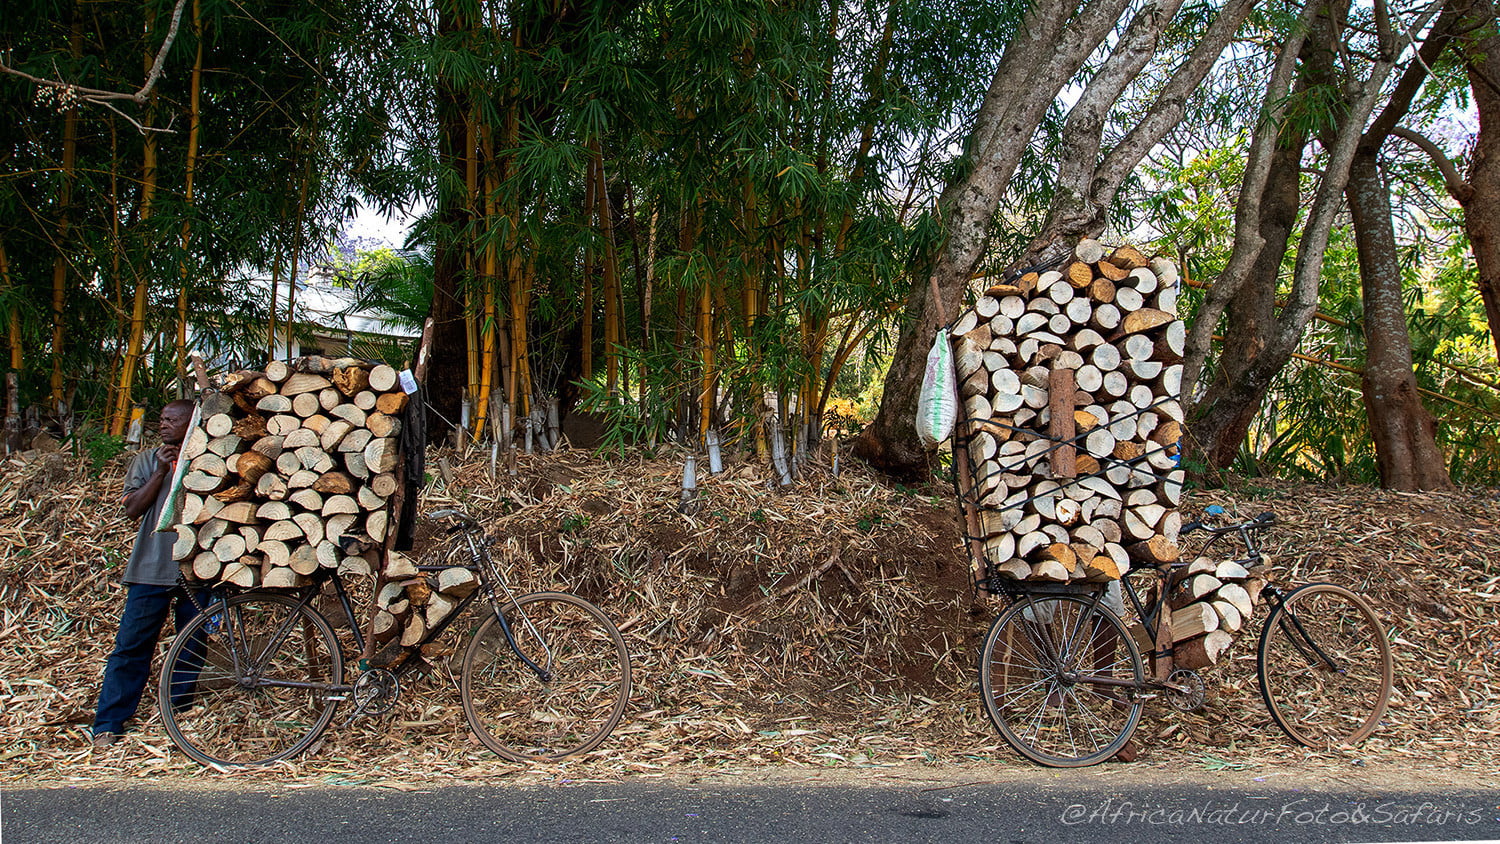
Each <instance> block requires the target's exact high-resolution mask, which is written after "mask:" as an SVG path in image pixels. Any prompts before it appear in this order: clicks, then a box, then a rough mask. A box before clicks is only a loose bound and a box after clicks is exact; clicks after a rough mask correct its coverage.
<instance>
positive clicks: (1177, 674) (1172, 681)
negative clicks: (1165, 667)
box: [1166, 668, 1208, 712]
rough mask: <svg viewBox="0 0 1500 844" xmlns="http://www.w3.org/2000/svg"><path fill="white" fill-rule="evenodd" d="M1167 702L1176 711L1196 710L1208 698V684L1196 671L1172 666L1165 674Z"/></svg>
mask: <svg viewBox="0 0 1500 844" xmlns="http://www.w3.org/2000/svg"><path fill="white" fill-rule="evenodd" d="M1166 685H1167V702H1168V703H1170V704H1171V705H1172V708H1173V709H1175V710H1177V711H1178V712H1196V711H1197V710H1198V709H1200V708H1201V707H1202V706H1203V702H1204V701H1205V700H1206V699H1207V698H1208V686H1207V684H1206V683H1204V682H1203V677H1202V676H1200V675H1199V674H1198V672H1196V671H1193V670H1191V669H1187V668H1174V669H1173V670H1172V673H1171V674H1168V675H1167V684H1166Z"/></svg>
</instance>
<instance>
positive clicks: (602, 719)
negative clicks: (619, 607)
mask: <svg viewBox="0 0 1500 844" xmlns="http://www.w3.org/2000/svg"><path fill="white" fill-rule="evenodd" d="M503 609H504V611H505V619H506V622H507V623H508V624H509V625H510V630H511V635H512V636H513V637H514V638H515V643H516V649H519V651H520V653H521V654H524V655H525V657H526V658H527V659H529V660H531V661H532V662H533V663H535V664H536V665H538V666H540V667H541V668H543V669H544V670H545V671H546V672H547V673H548V675H549V676H548V677H547V678H545V679H543V678H541V677H538V675H537V673H536V671H534V670H533V669H532V668H531V667H530V666H527V665H526V664H525V663H524V662H523V661H522V660H521V659H520V658H518V657H517V655H516V649H513V648H512V647H511V645H510V642H509V641H507V640H506V637H505V633H504V631H503V630H502V628H501V626H500V622H499V620H498V619H497V618H496V617H495V615H494V614H493V613H491V614H490V616H489V617H488V618H486V619H485V620H484V623H483V624H481V625H480V626H479V629H478V630H477V631H475V633H474V638H473V639H472V640H470V642H469V647H468V650H467V651H466V652H465V653H464V662H463V679H462V681H461V683H460V691H461V692H462V697H463V702H464V715H465V716H466V717H467V718H468V720H469V726H470V727H471V728H472V729H473V730H474V734H475V735H477V736H478V737H479V740H480V741H482V742H484V745H485V746H486V747H488V748H489V749H490V750H493V751H494V752H496V753H498V754H499V755H501V756H503V757H505V758H506V759H510V760H512V761H516V762H521V761H528V760H535V759H561V758H562V757H564V756H571V755H573V754H576V753H583V752H586V751H588V750H591V749H593V748H594V747H595V746H597V745H598V744H599V743H600V742H602V741H603V740H604V739H605V737H606V736H608V735H609V734H610V731H612V730H613V729H614V728H615V725H616V724H618V723H620V717H621V716H622V715H624V713H625V705H626V703H628V702H629V700H630V655H629V653H628V652H627V651H626V650H625V639H624V637H622V636H621V635H620V631H619V630H618V629H617V628H616V627H615V625H614V624H613V623H612V622H611V621H610V620H609V618H608V617H606V616H605V615H604V612H603V611H602V610H600V609H599V608H598V607H596V606H594V605H593V604H591V603H589V602H588V601H585V600H584V599H582V598H580V597H578V596H577V595H569V594H567V593H563V592H534V593H532V594H530V595H522V596H521V597H520V598H518V599H516V601H515V603H513V604H510V605H507V606H505V607H504V608H503Z"/></svg>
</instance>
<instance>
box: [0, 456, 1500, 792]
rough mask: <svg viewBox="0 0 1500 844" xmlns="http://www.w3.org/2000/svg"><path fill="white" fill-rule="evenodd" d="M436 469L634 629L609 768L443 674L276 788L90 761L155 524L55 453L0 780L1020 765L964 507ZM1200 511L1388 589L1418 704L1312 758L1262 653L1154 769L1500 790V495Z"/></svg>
mask: <svg viewBox="0 0 1500 844" xmlns="http://www.w3.org/2000/svg"><path fill="white" fill-rule="evenodd" d="M434 456H435V458H441V464H442V465H440V462H439V461H438V460H434V462H433V463H432V464H430V466H431V473H432V475H433V480H432V483H431V484H429V486H428V489H427V492H426V500H425V501H424V506H425V507H427V508H436V507H438V506H446V505H451V504H458V505H460V506H462V507H464V508H466V509H468V510H469V511H470V512H471V513H473V514H475V515H477V516H480V517H481V518H482V519H483V520H484V521H485V523H486V525H487V526H488V528H489V530H490V532H491V533H492V535H493V536H495V537H496V539H497V540H498V543H499V546H500V548H501V549H502V557H503V560H504V564H505V569H506V571H507V573H508V574H509V575H510V576H511V577H513V578H514V580H515V582H517V583H519V584H520V585H521V586H522V587H524V588H528V589H530V588H544V587H556V588H565V589H568V590H570V591H575V592H578V593H580V594H582V595H584V596H585V597H588V598H590V599H591V600H594V601H595V602H597V603H599V604H600V605H601V606H603V607H604V608H605V610H606V611H607V612H609V613H610V614H611V615H612V617H614V618H615V619H617V621H618V622H619V623H620V626H621V628H622V629H623V630H624V631H625V633H626V637H627V641H628V642H629V644H630V647H631V650H632V654H633V659H634V663H635V679H636V690H635V694H634V698H633V701H632V708H631V710H630V712H629V714H628V716H627V720H626V722H625V723H623V724H622V726H621V727H620V729H619V730H618V731H617V732H616V734H615V735H614V736H613V737H612V738H611V739H610V740H609V741H608V742H606V743H605V745H604V746H603V748H601V749H600V750H599V751H596V752H595V753H593V754H592V755H590V756H588V757H586V758H583V759H578V760H574V761H570V762H567V763H565V764H563V765H560V766H556V765H553V766H535V767H524V766H517V765H512V764H509V763H506V762H503V761H501V760H499V759H498V758H496V757H494V756H493V755H491V754H490V753H488V752H487V751H485V750H484V749H483V748H482V747H481V746H480V745H479V744H478V742H477V741H475V740H474V739H473V738H471V737H470V735H469V733H468V730H467V727H466V725H465V724H464V721H463V715H462V711H461V708H460V706H459V702H458V695H457V687H456V682H455V681H454V677H453V675H452V669H451V668H450V666H448V665H447V664H439V665H438V669H437V671H435V672H434V674H433V675H431V676H429V677H428V678H427V679H425V680H423V681H420V682H418V683H416V684H415V685H414V686H413V687H412V688H410V689H409V691H408V692H407V694H406V695H404V697H403V699H402V701H401V703H400V704H399V705H398V706H397V707H396V708H395V710H393V712H392V713H390V714H389V715H386V716H383V717H381V718H377V719H366V720H363V721H361V722H359V723H356V724H354V725H352V726H351V727H349V728H345V729H339V728H338V727H337V726H336V727H335V728H334V729H331V730H330V731H329V733H328V734H327V735H326V737H325V739H324V740H323V742H322V743H321V744H320V745H319V746H316V747H314V748H313V749H312V750H311V751H309V752H308V753H307V754H305V755H304V756H303V757H302V758H300V759H298V760H295V761H292V762H287V763H282V764H280V765H277V766H274V767H272V768H270V769H267V770H260V771H249V772H231V773H220V772H215V771H209V770H204V769H201V768H199V767H198V766H197V765H196V764H194V763H192V762H191V761H189V760H187V759H186V758H185V757H184V756H183V755H182V754H180V753H178V752H177V751H176V750H175V748H173V747H172V746H171V744H170V742H169V741H168V740H167V738H166V736H165V734H164V733H163V731H162V729H161V727H160V724H159V722H158V721H157V719H156V716H155V714H154V701H153V700H152V699H151V697H150V695H149V693H148V699H147V701H146V704H145V705H144V706H143V709H142V716H143V717H142V718H141V719H140V723H138V724H137V725H136V732H134V733H132V735H131V737H130V739H129V740H127V741H126V742H123V743H122V744H120V745H117V746H116V747H115V748H111V749H109V750H105V751H99V752H95V751H92V750H91V749H89V747H88V743H87V741H86V738H85V734H86V725H87V723H88V721H89V720H90V719H91V717H92V707H93V703H94V695H95V693H96V691H97V683H98V678H99V673H100V671H101V669H102V666H103V663H104V657H105V655H106V654H107V653H108V650H109V647H110V644H111V641H112V636H113V633H114V629H115V622H116V619H117V618H118V613H119V609H120V604H121V600H122V599H121V597H120V593H119V592H118V590H117V589H116V588H115V581H116V580H117V578H118V576H119V572H120V569H121V567H122V566H123V563H124V560H125V558H126V555H127V553H128V549H129V542H130V539H131V536H132V533H133V530H132V526H131V525H130V524H128V523H127V522H126V520H125V519H124V518H123V516H122V515H121V514H120V509H119V507H118V504H117V503H116V502H117V501H118V499H119V493H120V479H121V475H122V474H123V464H122V463H117V464H116V465H113V466H111V467H110V468H109V469H108V470H106V471H105V472H102V473H94V472H91V471H89V470H87V469H86V468H84V467H82V466H80V465H78V464H76V463H75V462H73V461H71V460H70V459H68V458H66V457H63V456H60V455H47V456H42V457H35V456H34V457H33V459H31V460H29V461H21V460H19V459H12V460H11V461H9V462H7V463H6V464H4V466H3V468H0V605H3V619H0V762H3V764H0V781H5V782H17V781H41V780H54V781H55V780H59V779H72V778H79V779H98V778H109V779H112V778H135V777H169V778H190V779H194V780H220V779H238V778H250V779H255V780H258V781H264V780H275V781H285V782H293V783H314V782H340V783H352V782H358V783H385V784H412V783H429V782H441V783H449V782H468V781H483V780H490V779H496V778H505V779H523V780H557V779H570V780H574V781H577V780H589V779H611V780H613V779H617V778H619V777H622V776H643V775H647V776H649V775H654V774H661V773H664V772H672V771H680V770H683V769H708V770H713V769H740V768H743V767H744V766H747V765H777V766H799V767H829V766H833V767H846V768H848V767H859V766H883V765H891V764H899V763H912V762H917V763H929V764H934V765H945V764H951V763H958V762H965V761H984V762H994V763H996V764H1002V765H1007V766H1021V765H1023V763H1022V762H1020V761H1019V760H1018V757H1017V756H1016V755H1015V754H1014V753H1013V752H1012V751H1011V750H1010V749H1009V748H1008V747H1006V746H1005V745H1004V744H1003V743H1002V742H1001V741H1000V739H999V737H998V735H997V734H996V733H995V732H994V730H993V729H992V728H991V727H990V725H989V724H988V723H987V722H986V721H985V719H984V716H983V715H982V713H981V711H980V709H979V706H978V699H977V694H976V690H975V683H974V671H973V668H972V665H973V660H974V655H973V651H974V649H975V647H976V644H977V642H978V640H979V637H980V635H981V634H982V633H983V631H984V629H985V627H986V625H987V624H988V622H989V621H990V619H991V618H992V617H993V612H994V608H993V607H992V606H990V605H988V604H986V603H984V602H981V601H977V600H976V599H975V597H974V594H973V592H972V590H971V589H970V588H969V586H968V580H967V577H968V575H967V563H966V561H965V560H964V559H963V558H962V557H961V554H960V551H959V550H958V541H957V540H958V535H957V529H956V522H955V519H954V516H953V514H952V509H951V508H952V502H951V495H950V492H949V490H946V489H941V488H938V489H928V490H921V491H917V492H911V491H905V490H899V489H892V488H890V487H889V486H887V485H885V484H883V483H881V482H879V481H878V480H877V479H875V478H873V477H871V476H869V475H866V474H863V473H862V472H859V471H847V472H845V473H844V474H843V475H842V477H837V478H835V477H833V476H831V474H830V473H829V472H828V471H827V470H826V468H816V469H814V470H813V471H811V472H810V473H809V476H808V477H806V478H804V479H803V480H802V481H800V482H799V483H798V484H797V486H796V487H795V488H793V489H792V490H791V491H789V492H779V491H775V490H772V489H770V488H769V487H768V486H767V474H766V472H765V470H764V469H763V468H761V467H759V466H756V465H753V464H749V463H741V464H738V465H736V466H733V467H731V468H730V470H729V471H728V472H726V473H725V474H723V475H720V476H716V477H712V478H705V479H702V481H701V484H700V495H701V497H700V504H699V506H698V509H697V510H696V512H694V513H692V514H691V515H684V514H682V513H679V512H678V510H677V503H678V497H679V494H678V479H679V472H680V470H681V469H680V467H681V464H680V462H679V461H676V460H673V459H670V457H667V458H663V459H657V460H646V459H642V458H636V459H627V460H614V461H601V460H598V459H596V458H594V457H592V456H590V455H587V454H582V453H562V454H559V455H554V456H550V457H536V458H521V459H520V465H519V470H518V474H517V475H515V476H509V475H507V474H506V473H504V472H503V471H502V473H501V475H500V477H499V478H498V479H491V478H490V477H489V472H488V467H487V465H485V464H484V463H483V462H481V461H477V460H476V461H472V462H464V461H461V460H459V459H457V458H456V457H455V456H454V455H451V454H450V455H434ZM450 465H451V467H452V468H451V469H447V467H448V466H450ZM1191 501H1192V502H1193V503H1194V504H1198V505H1202V504H1207V503H1210V502H1213V503H1220V504H1223V505H1225V506H1226V507H1228V508H1229V509H1230V511H1231V513H1232V514H1235V515H1241V516H1251V515H1254V514H1255V513H1258V512H1260V511H1261V510H1264V509H1274V510H1276V511H1277V512H1278V513H1279V514H1280V515H1281V517H1282V519H1283V520H1284V521H1285V522H1286V526H1285V527H1282V528H1279V529H1277V530H1276V531H1274V532H1273V534H1272V535H1271V537H1270V546H1271V550H1272V551H1274V552H1277V553H1278V558H1279V563H1280V565H1281V566H1282V569H1281V570H1282V573H1283V576H1284V578H1285V580H1287V581H1293V582H1304V581H1310V580H1319V579H1327V580H1332V581H1334V582H1338V583H1342V584H1345V585H1350V586H1355V587H1357V588H1358V589H1359V590H1360V591H1362V592H1363V593H1364V594H1366V595H1367V596H1369V597H1370V598H1371V599H1372V600H1373V601H1374V602H1375V603H1376V604H1377V606H1378V608H1379V610H1380V612H1381V615H1382V617H1383V618H1384V620H1385V622H1386V624H1387V625H1388V626H1389V627H1390V628H1391V630H1392V632H1393V634H1394V638H1395V643H1396V646H1397V647H1396V653H1397V693H1396V695H1395V697H1394V699H1393V701H1392V707H1391V711H1390V715H1389V717H1388V719H1387V720H1388V722H1387V724H1386V725H1385V726H1383V727H1382V729H1381V730H1380V731H1379V732H1378V733H1377V734H1376V735H1375V736H1374V737H1373V738H1372V739H1370V740H1369V741H1367V742H1366V743H1365V744H1364V745H1363V746H1361V747H1360V748H1358V749H1356V750H1347V751H1344V752H1343V753H1339V754H1315V753H1311V752H1309V751H1305V750H1303V749H1301V748H1296V747H1293V746H1292V745H1290V744H1289V742H1288V741H1287V740H1286V739H1285V738H1284V737H1282V736H1281V734H1280V733H1279V732H1277V731H1276V728H1275V727H1274V726H1273V725H1272V724H1271V722H1270V720H1269V717H1268V716H1267V715H1266V713H1265V709H1264V707H1263V706H1262V705H1261V703H1260V700H1259V696H1258V692H1257V690H1256V684H1255V676H1254V655H1253V644H1252V643H1251V642H1250V641H1249V640H1248V639H1247V640H1246V641H1242V642H1240V643H1238V644H1237V645H1236V646H1235V648H1234V650H1233V651H1232V653H1233V654H1234V655H1235V659H1234V660H1233V661H1232V663H1231V664H1229V665H1226V666H1221V667H1220V668H1218V669H1215V670H1214V671H1213V672H1212V673H1211V674H1210V676H1209V686H1210V689H1209V705H1208V706H1207V707H1206V708H1205V709H1204V710H1202V711H1200V712H1198V713H1194V714H1192V715H1186V716H1184V715H1179V714H1176V713H1173V712H1164V711H1158V710H1156V709H1154V708H1153V709H1151V710H1148V717H1147V719H1146V720H1145V721H1144V722H1143V724H1142V727H1141V730H1140V732H1138V733H1137V736H1138V739H1140V740H1142V741H1141V743H1142V744H1143V745H1144V747H1145V751H1146V752H1145V755H1144V756H1143V760H1144V761H1147V762H1151V763H1154V764H1164V765H1174V764H1176V765H1192V766H1201V767H1206V768H1210V769H1212V768H1214V767H1247V768H1260V767H1270V766H1277V765H1284V764H1288V763H1293V762H1296V763H1299V764H1304V765H1307V764H1311V765H1314V766H1316V765H1327V766H1330V767H1337V766H1347V765H1348V764H1349V762H1350V760H1351V759H1353V760H1360V761H1363V760H1370V761H1371V762H1372V763H1379V762H1399V763H1402V764H1414V765H1420V766H1423V767H1424V768H1451V769H1454V770H1457V769H1466V770H1467V771H1468V772H1469V773H1471V774H1478V775H1481V776H1493V775H1500V761H1497V757H1496V754H1495V751H1494V750H1493V749H1492V748H1493V747H1494V745H1495V744H1496V736H1497V735H1500V706H1497V703H1500V683H1497V679H1496V676H1497V675H1496V665H1497V663H1500V636H1497V635H1496V633H1497V631H1500V625H1497V620H1500V564H1497V563H1496V562H1495V555H1494V549H1496V548H1497V547H1500V504H1497V502H1496V501H1495V500H1494V499H1493V498H1492V497H1491V495H1490V494H1489V493H1488V492H1483V493H1479V494H1456V495H1406V494H1397V493H1386V492H1381V491H1378V490H1371V489H1367V488H1348V487H1339V488H1333V487H1317V486H1306V485H1292V484H1282V483H1270V484H1266V485H1264V486H1263V487H1261V488H1258V489H1254V490H1241V491H1239V492H1237V493H1225V492H1213V493H1206V492H1200V493H1198V494H1197V495H1194V496H1192V498H1191ZM419 550H421V549H420V547H419ZM429 552H431V553H437V552H436V551H432V550H431V549H429ZM366 591H368V590H366ZM450 635H452V636H453V637H454V642H453V644H461V639H458V638H457V636H458V634H450Z"/></svg>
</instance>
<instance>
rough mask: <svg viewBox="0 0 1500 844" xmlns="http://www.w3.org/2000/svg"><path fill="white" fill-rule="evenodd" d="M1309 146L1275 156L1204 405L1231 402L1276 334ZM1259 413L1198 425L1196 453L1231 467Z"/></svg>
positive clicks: (1193, 441) (1293, 143)
mask: <svg viewBox="0 0 1500 844" xmlns="http://www.w3.org/2000/svg"><path fill="white" fill-rule="evenodd" d="M1299 87H1301V86H1299ZM1306 143H1307V136H1306V134H1293V135H1290V136H1285V137H1283V138H1282V140H1281V142H1280V143H1279V144H1278V145H1277V146H1276V148H1275V150H1274V152H1272V153H1271V157H1270V160H1271V168H1270V172H1269V173H1268V175H1267V178H1266V181H1265V187H1264V189H1263V190H1262V192H1261V195H1260V200H1259V201H1258V202H1256V203H1255V204H1256V207H1257V209H1258V214H1259V220H1258V223H1259V225H1258V229H1257V233H1258V237H1259V239H1260V242H1261V243H1263V244H1264V245H1263V246H1262V248H1261V249H1260V251H1259V255H1258V257H1257V258H1256V260H1255V263H1254V264H1253V266H1252V267H1251V269H1250V272H1249V274H1248V280H1247V283H1245V284H1244V285H1242V286H1241V287H1240V289H1239V292H1238V293H1237V294H1236V295H1235V297H1234V298H1233V299H1231V300H1230V301H1229V303H1228V305H1227V307H1226V311H1225V312H1226V315H1227V319H1225V320H1224V342H1223V345H1222V350H1221V352H1220V353H1219V355H1218V357H1217V358H1216V366H1215V368H1214V370H1213V371H1212V373H1211V374H1210V375H1209V376H1208V377H1206V379H1205V380H1207V381H1208V389H1207V391H1206V392H1205V393H1204V396H1203V398H1202V400H1201V402H1200V404H1201V405H1202V406H1204V407H1215V406H1217V405H1219V403H1220V402H1221V401H1223V400H1224V399H1225V397H1226V395H1227V393H1228V392H1229V390H1230V386H1231V385H1233V384H1237V383H1239V382H1240V381H1242V380H1243V379H1244V378H1245V376H1246V372H1247V371H1248V370H1249V368H1250V366H1251V364H1253V363H1254V362H1255V361H1256V359H1257V358H1259V357H1260V355H1261V354H1262V353H1263V352H1264V351H1265V349H1266V346H1267V345H1269V344H1270V342H1271V337H1272V336H1273V335H1274V334H1275V333H1276V282H1277V278H1278V277H1279V275H1280V273H1281V261H1282V257H1283V256H1285V255H1286V250H1287V245H1288V244H1289V243H1290V242H1291V236H1292V231H1293V230H1294V229H1295V227H1296V225H1297V213H1298V211H1299V209H1300V202H1301V182H1302V167H1301V158H1302V148H1303V146H1304V145H1305V144H1306ZM1259 410H1260V405H1259V403H1258V402H1255V403H1249V404H1236V406H1235V407H1234V409H1233V410H1231V411H1228V412H1224V413H1222V415H1216V416H1215V418H1213V419H1211V420H1206V421H1205V422H1204V423H1200V424H1197V425H1194V426H1192V427H1191V428H1190V429H1189V433H1190V435H1189V444H1190V447H1191V450H1192V451H1194V452H1196V453H1198V454H1200V455H1201V456H1202V458H1203V461H1204V462H1205V463H1206V464H1207V465H1208V466H1209V467H1214V468H1224V467H1227V466H1229V465H1230V464H1231V463H1233V462H1234V459H1235V457H1236V455H1238V454H1239V450H1240V446H1241V444H1243V443H1244V441H1245V433H1246V432H1247V431H1249V430H1250V425H1251V423H1252V422H1254V421H1255V416H1256V414H1257V413H1258V412H1259ZM1209 432H1212V436H1211V437H1210V436H1209Z"/></svg>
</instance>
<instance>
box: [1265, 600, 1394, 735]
mask: <svg viewBox="0 0 1500 844" xmlns="http://www.w3.org/2000/svg"><path fill="white" fill-rule="evenodd" d="M1256 668H1257V669H1258V670H1259V673H1260V694H1261V697H1262V698H1264V699H1265V701H1266V708H1267V709H1269V710H1270V712H1271V718H1272V719H1274V720H1275V721H1276V724H1277V725H1278V726H1280V727H1281V729H1282V730H1284V731H1285V732H1286V734H1287V735H1288V736H1290V737H1291V738H1292V740H1293V741H1296V742H1297V743H1299V744H1303V745H1306V746H1308V747H1328V746H1331V745H1335V744H1342V743H1349V744H1352V743H1354V742H1357V741H1360V740H1362V739H1364V738H1366V737H1367V736H1369V735H1370V733H1373V732H1374V731H1375V728H1376V727H1377V726H1379V724H1380V719H1381V717H1382V716H1384V715H1385V709H1386V705H1387V704H1388V703H1389V702H1390V698H1391V676H1392V665H1391V646H1390V643H1388V642H1387V641H1386V639H1385V630H1384V628H1383V627H1382V626H1381V624H1380V621H1379V619H1377V618H1376V616H1375V611H1374V610H1373V609H1371V608H1370V605H1369V604H1368V603H1366V602H1365V600H1364V599H1363V598H1361V597H1359V596H1358V595H1356V594H1354V593H1353V592H1351V591H1349V590H1348V589H1345V588H1344V587H1342V586H1335V585H1334V584H1332V583H1310V584H1308V585H1306V586H1303V587H1300V588H1298V589H1295V590H1293V591H1292V592H1291V594H1289V595H1287V597H1286V599H1285V600H1284V601H1283V602H1282V603H1281V605H1280V606H1278V607H1276V608H1274V609H1273V610H1272V611H1271V614H1270V615H1269V616H1268V617H1267V618H1266V626H1265V627H1264V628H1262V630H1261V634H1260V650H1259V652H1258V654H1257V664H1256Z"/></svg>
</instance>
